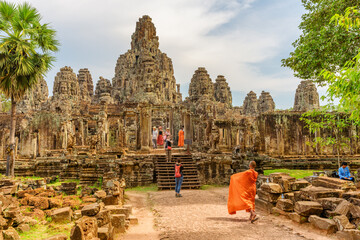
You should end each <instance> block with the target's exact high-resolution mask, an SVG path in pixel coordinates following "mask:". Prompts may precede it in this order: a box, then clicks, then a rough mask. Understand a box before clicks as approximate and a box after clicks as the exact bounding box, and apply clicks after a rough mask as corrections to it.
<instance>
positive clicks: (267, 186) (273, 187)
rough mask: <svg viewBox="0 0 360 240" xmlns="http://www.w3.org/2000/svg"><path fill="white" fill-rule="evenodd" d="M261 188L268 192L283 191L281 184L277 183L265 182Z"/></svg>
mask: <svg viewBox="0 0 360 240" xmlns="http://www.w3.org/2000/svg"><path fill="white" fill-rule="evenodd" d="M261 190H263V191H265V192H268V193H282V189H281V187H280V185H279V184H276V183H264V184H263V185H261Z"/></svg>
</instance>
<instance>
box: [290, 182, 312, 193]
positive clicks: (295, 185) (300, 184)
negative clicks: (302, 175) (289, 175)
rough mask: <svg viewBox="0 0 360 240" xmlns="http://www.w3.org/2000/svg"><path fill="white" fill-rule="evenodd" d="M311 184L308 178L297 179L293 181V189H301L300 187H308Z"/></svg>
mask: <svg viewBox="0 0 360 240" xmlns="http://www.w3.org/2000/svg"><path fill="white" fill-rule="evenodd" d="M309 185H310V183H309V182H308V181H306V180H297V181H295V182H293V183H291V189H292V190H293V191H299V190H300V189H302V188H306V187H307V186H309Z"/></svg>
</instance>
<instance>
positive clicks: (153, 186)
mask: <svg viewBox="0 0 360 240" xmlns="http://www.w3.org/2000/svg"><path fill="white" fill-rule="evenodd" d="M157 190H158V187H157V184H155V183H154V184H150V185H149V186H138V187H133V188H127V189H125V192H127V191H135V192H156V191H157Z"/></svg>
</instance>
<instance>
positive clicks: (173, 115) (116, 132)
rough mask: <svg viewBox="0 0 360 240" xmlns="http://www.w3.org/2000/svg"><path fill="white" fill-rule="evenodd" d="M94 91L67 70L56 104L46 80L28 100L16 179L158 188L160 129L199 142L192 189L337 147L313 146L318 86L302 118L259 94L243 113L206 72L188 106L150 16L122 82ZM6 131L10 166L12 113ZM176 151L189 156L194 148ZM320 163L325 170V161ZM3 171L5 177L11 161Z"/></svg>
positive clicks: (122, 70)
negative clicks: (155, 139)
mask: <svg viewBox="0 0 360 240" xmlns="http://www.w3.org/2000/svg"><path fill="white" fill-rule="evenodd" d="M93 85H94V84H93V80H92V76H91V71H90V70H89V69H86V68H84V69H80V70H79V73H78V74H76V73H75V72H74V71H73V69H72V68H71V67H68V66H65V67H63V68H61V69H60V71H59V72H58V73H57V75H56V76H55V81H54V88H53V95H52V96H51V97H49V96H48V90H47V86H46V81H45V80H41V81H40V82H39V84H38V86H36V87H35V88H34V89H33V90H31V91H30V92H29V93H28V94H27V95H26V97H25V98H24V100H23V101H21V103H19V113H18V115H17V130H16V139H17V147H16V149H17V152H16V154H17V161H16V166H15V174H16V175H22V176H32V175H37V176H43V177H51V176H57V175H58V176H60V178H62V179H80V182H81V183H82V184H92V183H94V182H96V181H98V179H99V178H110V177H115V178H118V179H121V178H125V179H126V182H127V184H128V186H137V185H145V184H149V183H154V182H158V180H157V177H158V174H160V172H157V170H156V166H157V164H161V161H162V160H161V159H160V157H161V156H162V155H164V151H163V150H155V151H154V150H152V149H151V148H152V144H151V130H152V127H153V126H162V127H163V129H165V128H170V131H171V134H172V136H173V140H174V145H175V147H176V144H177V133H178V131H179V129H180V127H182V126H184V132H185V140H186V142H187V143H191V152H192V155H191V159H189V164H193V165H191V166H192V167H194V166H195V167H194V168H195V169H196V168H197V169H196V171H195V172H194V178H195V180H194V181H193V185H191V184H189V187H192V186H193V187H196V186H199V184H205V183H224V182H228V181H229V176H230V175H231V174H233V173H234V172H238V171H240V170H243V169H246V168H247V163H248V161H249V160H256V161H257V162H258V165H259V166H260V167H261V166H263V165H264V164H265V165H266V164H267V166H269V165H272V166H278V165H281V164H290V165H291V164H293V163H294V162H295V163H296V161H293V160H294V159H295V160H299V161H300V162H303V161H302V159H309V158H313V159H323V160H326V159H331V158H333V157H334V156H333V155H334V151H335V150H334V149H333V148H331V147H324V148H321V149H319V148H313V147H311V146H309V145H307V144H306V143H307V142H308V141H311V139H312V136H311V135H310V134H309V132H308V130H307V129H306V128H304V123H303V122H302V121H300V119H299V118H300V116H301V114H302V112H303V111H305V110H309V109H314V108H318V107H319V95H318V93H317V90H316V87H315V85H314V84H313V83H311V82H310V81H303V82H301V84H300V85H299V87H298V89H297V90H296V96H295V103H294V110H293V111H278V110H275V103H274V100H273V99H272V97H271V95H270V93H268V92H265V91H263V92H262V93H261V95H260V97H259V98H258V97H257V95H256V93H255V92H253V91H251V92H249V93H248V95H247V96H246V98H245V100H244V104H243V106H232V93H231V90H230V86H229V84H228V83H227V82H226V79H225V77H224V76H222V75H218V76H217V78H216V80H215V82H213V81H212V79H211V78H210V76H209V74H208V73H207V70H206V69H205V68H204V67H199V68H198V69H197V70H195V72H194V75H193V77H192V79H191V82H190V86H189V96H188V97H187V98H185V99H183V98H182V95H181V93H180V85H179V84H177V83H176V79H175V77H174V69H173V65H172V61H171V59H170V58H169V57H168V56H167V55H166V54H165V53H163V52H161V51H160V49H159V37H158V36H157V34H156V28H155V26H154V24H153V23H152V20H151V18H150V17H149V16H143V17H142V18H140V19H139V21H138V22H137V23H136V28H135V32H134V34H133V35H132V37H131V49H129V50H128V51H127V52H126V53H124V54H121V55H120V57H119V58H118V60H117V63H116V66H115V74H114V77H113V78H112V81H110V80H108V79H105V78H103V77H100V79H99V81H98V82H97V83H96V87H95V91H94V90H93ZM0 124H1V129H2V130H1V131H0V159H3V160H4V159H5V157H6V144H7V143H8V136H9V130H8V129H9V114H8V113H1V114H0ZM320 134H327V133H326V132H323V133H320ZM344 134H347V133H344ZM352 141H353V142H352V144H351V147H350V149H347V150H344V152H342V154H344V155H346V154H349V153H350V152H351V153H355V154H357V153H359V151H360V150H359V147H358V146H359V144H358V141H359V140H358V139H353V140H352ZM160 149H161V148H160ZM149 153H150V154H149ZM174 153H175V154H177V155H178V156H179V157H184V155H183V154H184V153H185V151H184V150H181V149H180V150H178V151H177V150H174ZM190 160H191V161H190ZM324 162H325V161H324ZM306 163H307V162H306ZM311 164H313V165H312V167H313V168H319V167H321V166H322V164H323V162H321V161H320V160H319V161H312V163H311ZM330 164H332V163H331V161H330ZM290 165H289V166H290ZM304 165H306V164H305V163H304ZM334 166H336V165H334ZM0 169H1V171H3V172H4V171H5V162H4V161H1V165H0ZM186 181H188V180H186ZM186 181H185V182H186ZM189 181H190V180H189Z"/></svg>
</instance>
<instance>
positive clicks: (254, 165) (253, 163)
mask: <svg viewBox="0 0 360 240" xmlns="http://www.w3.org/2000/svg"><path fill="white" fill-rule="evenodd" d="M249 167H250V168H253V169H255V168H256V162H255V161H251V162H250V164H249Z"/></svg>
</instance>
